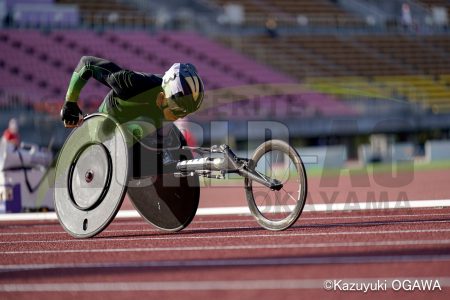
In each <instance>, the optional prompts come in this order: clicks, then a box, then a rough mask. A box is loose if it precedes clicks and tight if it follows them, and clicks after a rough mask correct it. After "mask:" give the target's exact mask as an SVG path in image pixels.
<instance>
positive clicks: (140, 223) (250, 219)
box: [0, 208, 450, 234]
mask: <svg viewBox="0 0 450 300" xmlns="http://www.w3.org/2000/svg"><path fill="white" fill-rule="evenodd" d="M431 209H432V208H431ZM349 213H350V212H349ZM415 217H449V218H450V211H449V213H447V214H443V213H441V214H436V213H427V212H424V213H423V214H390V213H389V214H384V215H357V216H338V217H336V216H330V217H308V216H305V215H302V216H300V219H299V220H300V221H307V220H336V219H339V220H341V219H344V220H345V219H372V218H373V219H379V218H383V219H386V218H415ZM238 222H248V223H250V222H251V223H255V222H256V221H255V219H254V218H253V217H252V216H243V217H242V218H240V219H230V220H195V219H194V221H193V222H192V224H191V225H190V226H191V227H192V225H195V224H208V223H213V224H218V223H238ZM20 226H21V225H10V226H9V228H20ZM22 226H23V225H22ZM123 226H148V223H147V222H145V220H141V221H132V220H122V221H120V222H112V223H111V224H110V225H109V226H108V228H112V227H123ZM26 227H33V228H42V227H57V228H59V223H54V224H33V225H29V226H26ZM0 234H1V233H0Z"/></svg>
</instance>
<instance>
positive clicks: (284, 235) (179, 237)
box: [0, 228, 450, 253]
mask: <svg viewBox="0 0 450 300" xmlns="http://www.w3.org/2000/svg"><path fill="white" fill-rule="evenodd" d="M139 232H145V231H141V230H139ZM446 232H450V228H447V229H422V230H421V229H410V230H383V231H340V232H310V233H307V232H301V233H289V232H282V233H260V234H245V235H231V234H227V235H199V236H189V235H172V234H167V235H165V236H139V237H126V238H120V237H117V238H116V237H110V238H107V237H104V238H100V239H70V240H66V239H64V240H54V239H52V240H13V241H5V242H0V245H10V244H32V243H51V244H55V243H61V244H65V243H82V244H84V243H104V242H132V241H146V240H151V241H165V240H168V241H172V240H203V239H204V240H212V239H248V238H265V237H269V238H290V237H308V236H313V237H315V236H333V235H337V236H341V235H344V236H350V235H393V234H394V235H400V234H411V233H413V234H423V233H425V234H430V233H446ZM0 253H1V252H0Z"/></svg>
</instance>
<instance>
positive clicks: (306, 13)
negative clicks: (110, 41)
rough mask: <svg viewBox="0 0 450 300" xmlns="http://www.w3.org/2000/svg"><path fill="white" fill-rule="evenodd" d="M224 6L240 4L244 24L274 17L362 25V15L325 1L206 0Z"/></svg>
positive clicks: (291, 21)
mask: <svg viewBox="0 0 450 300" xmlns="http://www.w3.org/2000/svg"><path fill="white" fill-rule="evenodd" d="M209 1H210V2H212V3H214V4H216V5H218V6H220V7H225V6H226V5H227V4H231V3H233V4H238V5H241V6H242V8H243V10H244V13H245V18H246V21H245V23H246V25H249V26H264V25H265V22H266V20H267V19H268V18H275V19H276V21H277V23H278V24H279V25H287V26H295V25H297V24H298V20H299V18H301V19H302V21H301V22H306V23H308V24H310V25H317V26H336V25H338V26H343V27H345V26H365V25H366V22H365V20H364V18H361V17H360V16H357V15H354V14H352V13H350V12H348V11H346V10H345V9H343V8H342V7H340V6H339V5H338V3H337V2H338V1H329V0H315V1H310V0H260V1H252V0H242V1H238V2H235V1H230V0H209Z"/></svg>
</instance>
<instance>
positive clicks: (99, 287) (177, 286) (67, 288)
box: [0, 276, 450, 293]
mask: <svg viewBox="0 0 450 300" xmlns="http://www.w3.org/2000/svg"><path fill="white" fill-rule="evenodd" d="M325 280H329V279H327V278H324V279H279V280H277V279H272V280H215V281H212V280H208V281H159V282H158V281H157V282H80V283H58V282H51V283H23V284H20V283H19V284H0V292H131V291H148V292H151V291H213V290H222V291H230V290H293V289H294V290H297V289H320V290H323V289H324V281H325ZM397 280H401V281H404V280H410V281H415V280H418V281H420V280H427V281H432V282H434V281H435V280H438V282H439V285H440V287H441V288H442V287H448V286H450V277H433V278H430V277H422V278H418V277H407V276H402V277H399V278H362V277H359V278H344V279H342V281H343V282H354V283H356V282H358V283H368V284H370V283H375V284H376V283H377V282H379V281H381V282H386V283H387V287H389V290H390V289H392V283H393V282H394V281H397ZM436 290H437V291H440V290H439V289H436ZM324 292H325V293H326V292H327V291H324Z"/></svg>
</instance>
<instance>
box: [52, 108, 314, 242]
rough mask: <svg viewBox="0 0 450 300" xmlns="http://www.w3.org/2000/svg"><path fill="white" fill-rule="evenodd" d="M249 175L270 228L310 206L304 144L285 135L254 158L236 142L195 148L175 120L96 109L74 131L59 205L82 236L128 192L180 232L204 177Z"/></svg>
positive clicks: (256, 205)
mask: <svg viewBox="0 0 450 300" xmlns="http://www.w3.org/2000/svg"><path fill="white" fill-rule="evenodd" d="M230 176H234V177H236V176H237V177H239V178H244V188H245V192H246V198H247V202H248V206H249V209H250V212H251V214H252V215H253V216H254V217H255V218H256V221H257V222H258V223H259V224H260V225H261V226H262V227H264V228H266V229H268V230H284V229H287V228H289V227H290V226H292V224H294V223H295V222H296V221H297V219H298V218H299V216H300V215H301V213H302V210H303V207H304V205H305V200H306V195H307V177H306V172H305V168H304V165H303V163H302V160H301V158H300V156H299V155H298V153H297V151H296V150H295V149H294V148H293V147H291V146H290V145H289V144H287V143H286V142H284V141H281V140H268V141H266V142H264V143H262V144H261V145H260V146H259V147H258V148H257V149H256V150H255V152H254V153H253V156H252V157H251V158H250V159H247V158H241V157H238V156H237V155H236V154H235V153H234V152H233V151H232V150H231V149H230V147H229V146H228V145H220V146H216V145H215V146H212V147H209V148H205V147H189V146H187V145H186V141H185V139H184V137H183V134H182V133H181V132H180V130H179V129H178V128H177V127H176V126H175V125H174V124H170V125H167V126H164V127H162V128H159V129H156V128H155V127H154V126H153V124H152V123H151V122H148V121H146V120H134V121H133V122H130V123H119V122H118V121H116V120H115V119H113V118H112V117H110V116H107V115H105V114H101V113H95V114H91V115H87V116H85V117H84V119H83V122H82V124H81V125H80V126H79V127H77V128H75V129H74V130H72V132H71V133H70V135H69V136H68V138H67V140H66V142H65V143H64V145H63V147H62V148H61V151H60V153H59V156H58V161H57V166H56V170H55V190H54V198H55V211H56V213H57V216H58V220H59V222H60V223H61V225H62V227H63V228H64V229H65V231H66V232H68V233H69V234H70V235H72V236H74V237H76V238H89V237H92V236H95V235H96V234H98V233H100V232H101V231H102V230H103V229H105V228H106V227H107V226H108V225H109V223H110V222H111V221H112V220H113V219H114V217H115V215H116V214H117V212H118V210H119V209H120V206H121V204H122V202H123V200H124V198H125V195H126V194H128V197H129V199H130V200H131V202H132V203H133V205H134V207H135V208H136V210H137V211H138V212H139V213H140V215H141V216H142V217H143V218H144V219H145V220H147V221H148V222H149V223H151V224H152V225H154V226H156V227H157V228H160V229H161V230H165V231H179V230H181V229H183V228H185V227H186V226H188V225H189V224H190V222H191V221H192V219H193V218H194V216H195V214H196V211H197V207H198V204H199V198H200V180H199V178H200V177H205V178H214V179H226V178H227V177H230Z"/></svg>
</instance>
